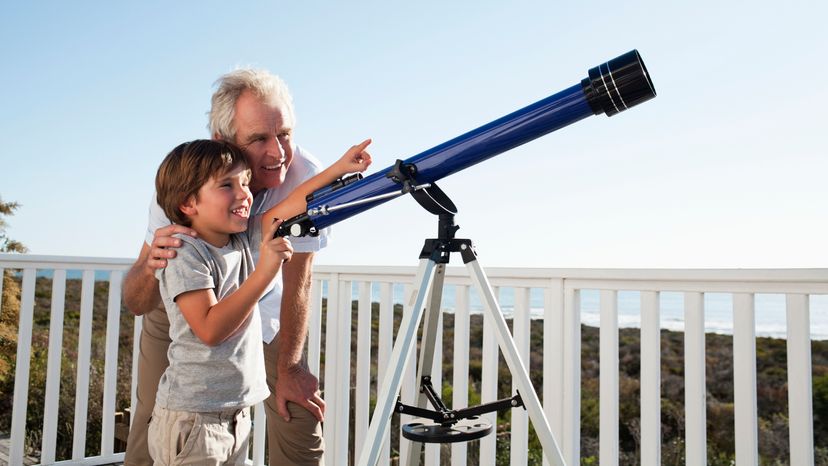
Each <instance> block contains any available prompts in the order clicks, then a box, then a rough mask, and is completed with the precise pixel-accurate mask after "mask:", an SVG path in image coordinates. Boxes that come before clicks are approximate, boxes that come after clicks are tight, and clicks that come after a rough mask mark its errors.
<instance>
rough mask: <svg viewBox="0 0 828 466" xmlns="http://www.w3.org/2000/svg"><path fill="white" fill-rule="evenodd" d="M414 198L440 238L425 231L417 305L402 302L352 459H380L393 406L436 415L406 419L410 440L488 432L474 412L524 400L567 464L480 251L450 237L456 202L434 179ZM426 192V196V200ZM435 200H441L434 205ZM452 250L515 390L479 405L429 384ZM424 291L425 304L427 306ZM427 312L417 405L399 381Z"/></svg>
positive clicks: (547, 446)
mask: <svg viewBox="0 0 828 466" xmlns="http://www.w3.org/2000/svg"><path fill="white" fill-rule="evenodd" d="M415 198H417V201H418V202H420V204H422V205H423V206H424V207H426V209H427V210H429V211H431V212H432V213H435V214H438V212H439V214H438V215H439V228H438V230H439V233H438V238H436V239H427V240H426V241H425V246H424V247H423V250H422V252H421V253H420V265H419V267H418V269H417V273H416V275H415V279H414V287H415V289H414V290H413V294H414V295H416V300H415V302H414V305H413V306H411V307H409V308H407V309H406V310H405V312H404V314H403V317H402V321H401V324H400V328H399V330H398V332H397V338H396V340H395V343H394V349H393V351H392V353H391V360H390V361H389V367H388V371H387V372H386V374H385V377H384V380H383V383H382V385H381V386H380V387H379V388H378V391H377V405H376V407H375V409H374V414H373V416H372V417H371V423H370V425H369V428H368V434H367V436H366V438H365V443H364V444H363V447H362V451H361V455H360V458H359V460H358V461H357V463H356V464H358V465H365V466H374V465H376V464H377V461H378V459H379V454H380V451H381V450H382V444H383V440H384V439H385V437H386V435H387V433H388V429H389V426H390V423H391V416H392V414H393V413H394V411H396V412H398V413H401V414H411V415H415V416H419V417H422V418H424V421H425V422H427V421H432V422H433V423H431V424H427V423H425V422H414V423H411V424H406V425H404V426H403V427H402V429H403V432H402V435H403V436H404V437H405V438H407V439H409V440H414V441H415V442H424V443H447V442H461V441H468V440H474V439H477V438H481V437H483V436H485V435H487V434H489V433H490V432H492V430H493V429H494V427H493V426H492V425H491V424H489V423H488V422H485V421H483V420H482V419H478V418H477V416H478V415H480V414H484V413H489V412H494V411H498V410H502V409H506V408H511V407H523V408H524V409H526V410H527V411H528V414H529V419H530V420H531V421H532V424H533V425H534V426H535V431H536V432H537V435H538V438H539V439H540V442H541V445H542V446H543V449H544V453H545V454H546V455H547V458H548V459H549V460H550V461H551V464H553V465H556V466H563V465H565V463H564V460H563V456H562V455H561V452H560V449H559V448H558V444H557V442H556V441H555V438H554V436H553V435H552V430H551V429H550V427H549V423H548V421H547V419H546V416H545V414H544V412H543V409H542V407H541V404H540V401H539V399H538V396H537V393H536V392H535V389H534V388H533V387H532V382H531V380H530V379H529V374H528V373H527V371H526V368H525V366H524V365H523V362H522V361H521V359H520V355H519V354H518V350H517V347H516V346H515V342H514V340H513V339H512V336H511V334H510V333H509V328H508V327H507V325H506V319H505V318H504V317H503V314H502V312H501V310H500V306H499V305H498V303H497V299H496V298H495V295H494V292H493V291H492V288H491V286H490V285H489V281H488V278H487V277H486V275H485V273H484V271H483V269H482V267H481V266H480V264H479V263H478V262H477V254H476V252H475V251H474V248H473V247H472V243H471V241H470V240H468V239H455V238H454V233H455V232H456V231H457V229H458V228H459V227H458V226H455V225H454V211H455V209H454V205H453V204H452V203H451V201H450V200H449V199H448V198H447V197H445V194H443V193H442V191H440V190H439V188H437V186H436V185H432V186H430V187H429V188H427V189H424V190H421V191H419V192H417V193H415ZM423 198H427V199H426V200H425V201H424V199H423ZM435 198H436V199H435ZM427 203H433V204H431V208H429V207H428V206H426V204H427ZM435 205H436V206H438V207H434V206H435ZM445 206H450V208H449V209H446V208H445ZM456 252H459V253H460V255H461V256H462V258H463V262H464V263H465V264H466V268H467V269H468V271H469V276H470V277H471V279H472V281H473V282H474V285H475V289H476V290H477V292H478V294H479V296H480V297H481V299H482V300H483V304H484V310H485V312H486V318H488V319H491V322H493V323H494V327H495V334H496V337H497V342H498V345H499V346H500V349H501V351H502V352H503V357H504V359H505V360H506V364H507V365H508V367H509V370H510V371H511V373H512V380H513V383H514V384H515V385H516V391H517V395H516V396H514V397H512V398H505V399H503V400H499V401H495V402H491V403H486V404H483V405H480V406H476V407H469V408H463V409H452V410H449V409H448V408H446V406H445V405H444V404H443V402H442V401H441V400H440V398H439V396H438V394H437V392H436V391H435V390H434V388H433V387H432V385H431V367H432V363H433V359H434V346H435V341H436V337H437V332H438V331H440V329H438V328H437V323H438V321H439V319H438V317H439V313H440V302H441V300H442V291H443V283H444V278H445V273H444V272H445V267H446V264H448V262H449V259H450V255H451V253H456ZM427 295H428V305H427V307H424V303H425V302H426V297H427ZM424 313H425V316H426V320H425V323H424V324H423V334H422V340H421V345H420V358H419V364H418V371H417V380H418V381H419V383H420V395H419V397H418V398H419V399H418V403H417V406H408V405H405V404H403V403H401V402H400V401H399V393H400V387H401V384H402V377H403V374H404V373H405V369H406V364H407V361H408V359H409V354H410V353H411V351H414V349H415V347H416V345H415V343H416V336H417V329H418V328H419V326H420V320H421V318H422V316H423V314H424ZM429 403H430V404H431V406H432V407H433V408H434V410H430V409H427V407H426V405H427V404H429ZM415 445H416V446H415V447H414V448H411V449H410V452H409V458H408V460H409V461H408V464H409V466H410V465H412V464H418V463H419V459H420V458H419V455H420V449H421V445H419V444H418V443H415Z"/></svg>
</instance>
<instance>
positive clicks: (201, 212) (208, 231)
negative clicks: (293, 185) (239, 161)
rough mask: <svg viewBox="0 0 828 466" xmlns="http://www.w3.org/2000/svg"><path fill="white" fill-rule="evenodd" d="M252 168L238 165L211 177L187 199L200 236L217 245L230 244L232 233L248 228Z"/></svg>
mask: <svg viewBox="0 0 828 466" xmlns="http://www.w3.org/2000/svg"><path fill="white" fill-rule="evenodd" d="M249 184H250V170H249V169H247V168H246V167H242V166H240V167H237V168H234V169H232V170H230V171H228V172H227V173H224V174H222V175H219V176H217V177H213V178H210V180H209V181H207V183H205V184H204V186H202V187H201V189H199V190H198V195H196V196H195V197H194V198H191V199H189V200H188V201H187V204H186V206H182V208H184V209H187V210H186V211H185V213H186V214H187V216H188V217H190V220H191V221H192V227H193V229H194V230H196V231H197V232H198V235H199V237H201V238H202V239H203V240H205V241H207V242H208V243H210V244H212V245H213V246H218V247H222V246H225V245H226V244H227V242H228V241H229V239H230V235H231V234H233V233H241V232H243V231H246V230H247V219H248V217H250V205H251V203H252V202H253V195H252V194H251V193H250V189H249V187H248V185H249Z"/></svg>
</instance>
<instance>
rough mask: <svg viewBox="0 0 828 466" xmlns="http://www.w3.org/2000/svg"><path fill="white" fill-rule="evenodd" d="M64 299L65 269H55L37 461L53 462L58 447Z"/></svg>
mask: <svg viewBox="0 0 828 466" xmlns="http://www.w3.org/2000/svg"><path fill="white" fill-rule="evenodd" d="M65 300H66V270H55V274H54V276H53V278H52V310H51V314H50V317H49V355H48V362H47V363H46V364H47V366H46V367H47V376H46V399H45V400H44V402H45V403H46V405H45V406H44V407H43V408H44V409H43V442H42V444H41V454H40V461H41V462H42V463H44V464H49V463H54V462H55V449H56V448H57V422H58V401H59V400H60V366H61V356H62V355H63V309H64V304H65Z"/></svg>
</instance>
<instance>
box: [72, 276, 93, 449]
mask: <svg viewBox="0 0 828 466" xmlns="http://www.w3.org/2000/svg"><path fill="white" fill-rule="evenodd" d="M94 299H95V271H94V270H91V269H87V270H84V271H83V280H82V282H81V304H80V306H81V309H80V322H78V327H79V330H78V361H77V362H78V366H77V367H78V370H77V375H76V377H77V378H76V379H75V380H76V381H77V385H76V387H75V424H74V426H75V427H74V430H73V442H72V460H73V461H78V460H82V459H84V458H85V457H86V424H87V414H86V411H87V408H88V407H89V366H90V356H91V347H92V306H93V304H94Z"/></svg>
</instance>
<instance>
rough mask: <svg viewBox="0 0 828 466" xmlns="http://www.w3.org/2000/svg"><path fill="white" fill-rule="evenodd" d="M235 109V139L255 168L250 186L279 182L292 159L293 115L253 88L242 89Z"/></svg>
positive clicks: (255, 189)
mask: <svg viewBox="0 0 828 466" xmlns="http://www.w3.org/2000/svg"><path fill="white" fill-rule="evenodd" d="M235 110H236V118H235V120H234V122H233V123H234V124H235V125H236V141H235V142H236V144H237V145H238V146H239V147H241V148H242V150H244V153H245V155H246V156H247V161H248V163H249V164H250V167H251V168H252V170H253V179H252V181H251V182H250V190H251V191H252V192H253V194H256V193H257V192H259V191H261V190H263V189H268V188H274V187H276V186H279V185H280V184H282V183H283V182H284V181H285V175H286V174H287V171H288V168H289V167H290V163H291V162H292V161H293V147H292V143H291V136H292V133H293V120H292V117H291V116H290V115H289V114H288V113H287V111H285V110H284V109H283V105H282V104H281V103H269V102H263V101H262V100H261V99H259V98H258V97H257V96H256V95H255V94H253V93H252V92H250V91H244V92H242V94H241V95H240V96H239V99H238V100H237V101H236V108H235Z"/></svg>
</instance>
